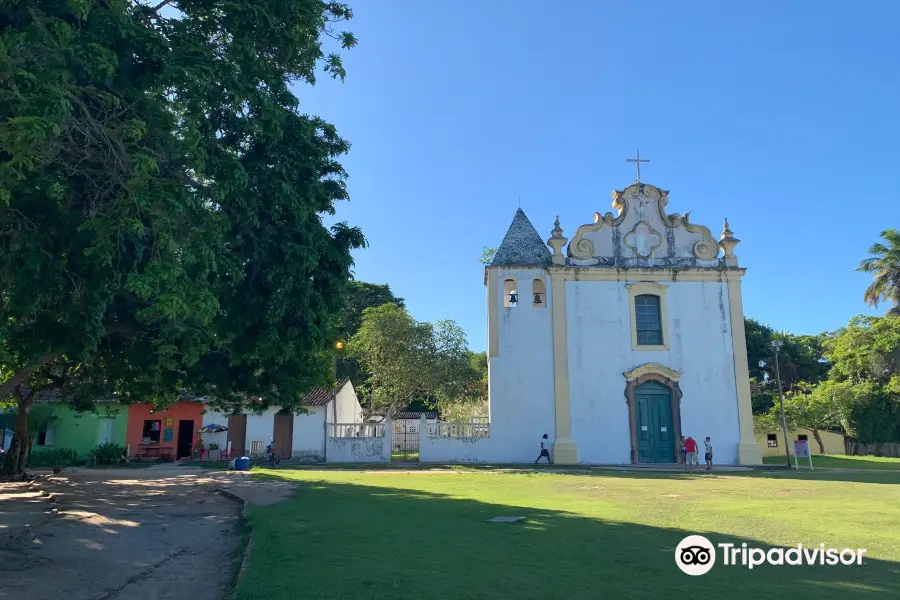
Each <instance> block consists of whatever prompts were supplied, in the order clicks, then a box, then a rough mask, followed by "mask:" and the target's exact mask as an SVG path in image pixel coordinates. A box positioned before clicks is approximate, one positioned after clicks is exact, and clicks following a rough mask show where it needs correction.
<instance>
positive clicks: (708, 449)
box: [703, 436, 712, 471]
mask: <svg viewBox="0 0 900 600" xmlns="http://www.w3.org/2000/svg"><path fill="white" fill-rule="evenodd" d="M705 445H706V453H705V454H704V456H703V458H705V459H706V470H707V471H712V442H711V441H709V436H706V442H705Z"/></svg>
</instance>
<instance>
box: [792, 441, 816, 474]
mask: <svg viewBox="0 0 900 600" xmlns="http://www.w3.org/2000/svg"><path fill="white" fill-rule="evenodd" d="M801 458H806V459H808V460H809V468H810V469H812V468H813V465H812V453H810V451H809V441H807V440H795V441H794V460H795V461H796V462H795V464H796V465H797V467H798V468H799V466H800V464H799V463H800V460H799V459H801Z"/></svg>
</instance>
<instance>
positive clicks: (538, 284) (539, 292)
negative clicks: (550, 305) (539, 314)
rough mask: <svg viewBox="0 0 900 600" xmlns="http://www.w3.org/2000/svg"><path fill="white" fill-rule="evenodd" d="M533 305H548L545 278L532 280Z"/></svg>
mask: <svg viewBox="0 0 900 600" xmlns="http://www.w3.org/2000/svg"><path fill="white" fill-rule="evenodd" d="M531 294H532V298H531V306H532V307H534V308H544V307H545V306H547V287H546V286H545V285H544V280H543V279H535V280H534V281H532V282H531Z"/></svg>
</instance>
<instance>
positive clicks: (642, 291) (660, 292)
mask: <svg viewBox="0 0 900 600" xmlns="http://www.w3.org/2000/svg"><path fill="white" fill-rule="evenodd" d="M625 287H626V288H627V289H628V309H629V312H630V314H631V349H632V350H641V351H666V350H668V349H669V314H668V311H667V309H666V304H667V303H666V294H667V292H668V291H669V287H668V286H665V285H660V284H658V283H655V282H653V281H642V282H640V283H634V284H630V285H626V286H625ZM638 296H656V297H657V298H659V326H660V329H659V331H660V335H661V336H662V344H639V343H638V334H637V310H636V302H637V298H638Z"/></svg>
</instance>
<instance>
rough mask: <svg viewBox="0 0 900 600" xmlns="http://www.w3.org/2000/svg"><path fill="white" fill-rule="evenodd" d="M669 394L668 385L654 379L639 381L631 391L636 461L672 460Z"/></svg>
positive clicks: (672, 435)
mask: <svg viewBox="0 0 900 600" xmlns="http://www.w3.org/2000/svg"><path fill="white" fill-rule="evenodd" d="M671 394H672V392H671V391H670V390H669V388H667V387H666V386H664V385H662V384H660V383H656V382H655V381H648V382H646V383H642V384H641V385H639V386H638V387H637V388H636V389H635V391H634V409H635V426H636V427H637V454H638V462H639V463H673V462H675V458H676V455H675V439H674V435H675V432H674V428H673V426H672V396H671Z"/></svg>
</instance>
